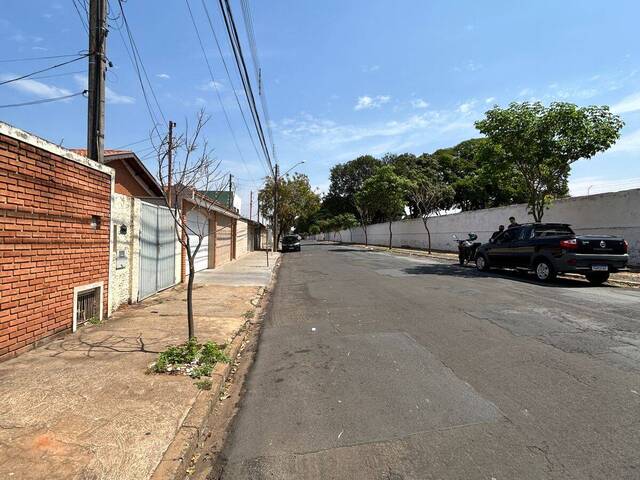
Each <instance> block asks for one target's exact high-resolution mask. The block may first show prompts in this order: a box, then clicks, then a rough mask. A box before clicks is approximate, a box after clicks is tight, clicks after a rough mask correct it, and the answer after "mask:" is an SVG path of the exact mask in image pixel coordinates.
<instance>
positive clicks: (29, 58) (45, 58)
mask: <svg viewBox="0 0 640 480" xmlns="http://www.w3.org/2000/svg"><path fill="white" fill-rule="evenodd" d="M80 55H83V54H82V53H70V54H68V55H47V56H44V57H24V58H5V59H2V60H0V63H15V62H32V61H37V60H53V59H56V58H69V57H79V56H80Z"/></svg>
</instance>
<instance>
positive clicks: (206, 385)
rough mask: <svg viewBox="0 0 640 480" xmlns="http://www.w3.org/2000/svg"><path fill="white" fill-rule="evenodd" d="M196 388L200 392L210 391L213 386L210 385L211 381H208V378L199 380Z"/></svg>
mask: <svg viewBox="0 0 640 480" xmlns="http://www.w3.org/2000/svg"><path fill="white" fill-rule="evenodd" d="M196 387H198V389H200V390H211V387H213V384H212V383H211V380H209V379H208V378H205V379H204V380H200V381H198V382H196Z"/></svg>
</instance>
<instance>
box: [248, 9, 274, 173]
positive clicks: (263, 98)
mask: <svg viewBox="0 0 640 480" xmlns="http://www.w3.org/2000/svg"><path fill="white" fill-rule="evenodd" d="M240 3H241V6H242V16H243V17H244V26H245V29H246V30H247V38H248V39H249V49H250V51H251V58H252V59H253V67H254V71H255V75H256V82H258V96H259V97H260V103H261V104H262V113H263V114H264V119H265V121H266V122H267V135H269V141H270V142H271V153H272V154H273V158H274V160H275V162H276V163H278V157H277V155H276V144H275V142H274V141H273V130H272V128H271V118H270V117H269V108H268V106H267V94H266V92H265V89H264V84H263V83H262V67H261V66H260V59H259V57H258V47H257V46H256V36H255V31H254V28H253V17H252V16H251V9H250V8H249V3H248V1H247V0H241V2H240Z"/></svg>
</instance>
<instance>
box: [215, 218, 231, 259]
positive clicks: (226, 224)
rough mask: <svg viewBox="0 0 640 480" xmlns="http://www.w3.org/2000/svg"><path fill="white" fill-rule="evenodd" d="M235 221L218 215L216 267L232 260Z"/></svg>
mask: <svg viewBox="0 0 640 480" xmlns="http://www.w3.org/2000/svg"><path fill="white" fill-rule="evenodd" d="M232 222H233V219H232V218H230V217H227V216H226V215H221V214H219V213H218V214H217V225H216V267H217V266H219V265H223V264H225V263H227V262H229V261H230V260H231V237H232V235H231V225H232Z"/></svg>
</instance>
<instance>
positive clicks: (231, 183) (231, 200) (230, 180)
mask: <svg viewBox="0 0 640 480" xmlns="http://www.w3.org/2000/svg"><path fill="white" fill-rule="evenodd" d="M232 186H233V175H231V174H229V208H231V207H233V193H232V192H231V188H232Z"/></svg>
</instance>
